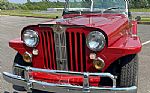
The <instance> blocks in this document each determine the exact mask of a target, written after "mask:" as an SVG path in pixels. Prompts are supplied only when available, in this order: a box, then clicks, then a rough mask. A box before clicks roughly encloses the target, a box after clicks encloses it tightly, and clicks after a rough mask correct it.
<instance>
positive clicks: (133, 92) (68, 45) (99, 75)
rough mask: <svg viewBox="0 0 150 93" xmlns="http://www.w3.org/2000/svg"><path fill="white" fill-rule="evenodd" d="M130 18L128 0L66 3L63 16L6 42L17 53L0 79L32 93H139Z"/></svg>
mask: <svg viewBox="0 0 150 93" xmlns="http://www.w3.org/2000/svg"><path fill="white" fill-rule="evenodd" d="M130 16H131V15H130V11H129V8H128V1H127V0H66V1H65V8H64V10H63V16H62V18H59V19H54V20H50V21H49V22H45V23H41V24H37V25H30V26H27V27H25V28H23V30H22V31H21V38H17V39H14V40H11V41H10V42H9V46H10V47H11V48H13V49H15V50H16V51H17V52H18V53H17V54H16V57H15V59H14V65H13V73H8V72H3V77H4V79H5V80H6V81H8V82H9V83H12V84H13V85H17V86H21V87H23V88H25V89H26V90H27V92H35V91H36V92H35V93H40V92H43V91H47V92H56V93H68V92H70V93H110V92H111V93H137V81H138V53H139V52H140V51H141V42H140V39H139V37H138V35H137V22H136V21H133V20H132V19H131V17H130ZM44 93H45V92H44Z"/></svg>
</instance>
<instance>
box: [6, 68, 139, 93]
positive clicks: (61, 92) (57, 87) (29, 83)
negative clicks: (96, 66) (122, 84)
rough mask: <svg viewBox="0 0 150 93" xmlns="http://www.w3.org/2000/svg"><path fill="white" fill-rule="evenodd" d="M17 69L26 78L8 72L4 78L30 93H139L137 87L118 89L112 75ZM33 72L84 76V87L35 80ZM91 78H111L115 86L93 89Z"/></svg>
mask: <svg viewBox="0 0 150 93" xmlns="http://www.w3.org/2000/svg"><path fill="white" fill-rule="evenodd" d="M15 68H19V69H22V70H24V74H25V78H22V77H21V76H18V75H14V74H11V73H7V72H3V78H4V79H5V80H6V81H7V82H9V83H12V84H14V85H18V86H22V87H25V88H26V89H27V91H28V92H31V90H32V89H36V90H41V91H48V92H56V93H137V87H136V86H132V87H126V88H116V77H115V76H113V75H111V74H110V73H81V72H71V71H59V70H48V69H38V68H32V67H24V66H20V65H16V66H15ZM32 71H34V72H44V73H53V74H69V75H77V76H83V78H84V81H83V86H75V85H71V84H54V83H47V82H42V81H37V80H33V79H32V78H30V76H29V73H30V72H32ZM89 76H101V77H109V78H111V79H112V81H113V86H112V87H111V88H108V87H91V86H90V85H89Z"/></svg>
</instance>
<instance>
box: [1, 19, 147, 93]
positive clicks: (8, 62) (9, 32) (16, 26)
mask: <svg viewBox="0 0 150 93" xmlns="http://www.w3.org/2000/svg"><path fill="white" fill-rule="evenodd" d="M47 20H48V19H39V18H26V17H14V16H0V72H3V71H9V72H10V71H11V66H12V63H13V62H12V61H13V58H14V56H15V53H16V52H15V51H14V50H13V49H11V48H9V47H8V41H9V40H10V39H13V38H16V37H19V36H20V30H21V29H22V28H23V27H24V26H27V25H30V24H37V23H40V22H43V21H47ZM138 29H139V36H140V37H141V41H142V43H144V42H146V41H148V40H150V31H149V30H150V26H149V25H139V27H138ZM139 57H140V61H141V62H140V66H139V67H140V68H139V90H138V93H150V70H149V67H150V43H148V44H146V45H144V46H143V49H142V52H141V53H140V54H139ZM0 84H1V85H0V86H1V87H0V91H1V92H0V93H25V92H17V91H14V90H13V89H12V86H11V84H8V83H7V82H5V81H4V80H3V79H2V77H1V75H0Z"/></svg>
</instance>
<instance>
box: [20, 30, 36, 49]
mask: <svg viewBox="0 0 150 93" xmlns="http://www.w3.org/2000/svg"><path fill="white" fill-rule="evenodd" d="M22 39H23V41H24V43H25V44H26V45H27V46H28V47H36V46H37V45H38V42H39V36H38V33H37V32H35V31H34V30H25V31H24V32H23V34H22Z"/></svg>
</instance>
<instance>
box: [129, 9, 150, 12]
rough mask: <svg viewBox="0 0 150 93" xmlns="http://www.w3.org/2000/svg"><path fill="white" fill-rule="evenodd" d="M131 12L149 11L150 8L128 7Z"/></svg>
mask: <svg viewBox="0 0 150 93" xmlns="http://www.w3.org/2000/svg"><path fill="white" fill-rule="evenodd" d="M130 11H131V12H150V9H130Z"/></svg>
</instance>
